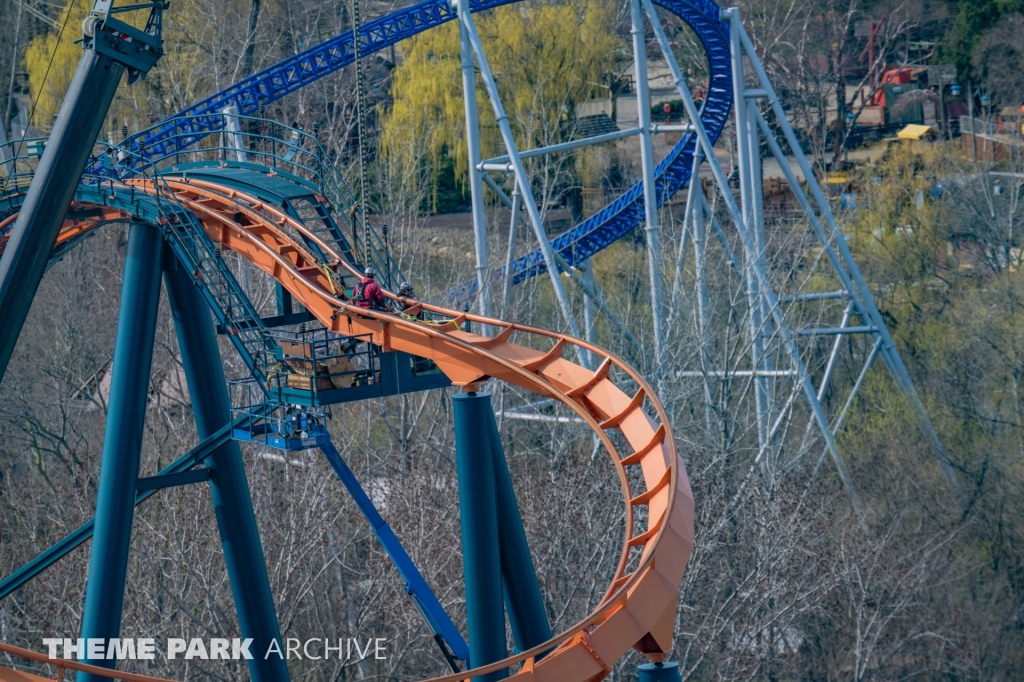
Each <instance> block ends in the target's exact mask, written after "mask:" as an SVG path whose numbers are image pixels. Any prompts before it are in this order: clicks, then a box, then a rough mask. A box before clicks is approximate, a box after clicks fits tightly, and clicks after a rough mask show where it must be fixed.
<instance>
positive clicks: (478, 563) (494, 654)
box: [452, 393, 508, 682]
mask: <svg viewBox="0 0 1024 682" xmlns="http://www.w3.org/2000/svg"><path fill="white" fill-rule="evenodd" d="M452 405H453V412H454V416H455V457H456V462H457V465H458V474H459V519H460V521H461V526H462V565H463V574H464V579H465V582H466V619H467V621H468V626H469V663H470V666H472V667H474V668H478V667H480V666H483V665H487V664H488V663H494V662H495V661H499V660H501V659H502V658H505V656H506V655H507V651H506V649H505V613H504V610H503V607H502V580H501V548H500V545H499V541H498V505H497V501H496V497H497V494H496V486H495V483H494V465H493V458H492V457H491V454H490V450H491V433H490V429H489V426H488V421H493V420H494V412H493V411H492V410H491V396H490V394H489V393H482V394H477V393H461V394H459V395H456V396H453V397H452ZM507 676H508V673H507V671H504V670H501V671H498V672H493V673H490V674H487V675H482V676H479V677H474V678H473V680H474V682H492V680H501V679H505V678H506V677H507Z"/></svg>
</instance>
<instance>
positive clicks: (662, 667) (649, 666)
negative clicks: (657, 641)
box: [637, 662, 681, 682]
mask: <svg viewBox="0 0 1024 682" xmlns="http://www.w3.org/2000/svg"><path fill="white" fill-rule="evenodd" d="M637 670H639V671H640V680H639V682H680V680H681V678H680V677H679V664H678V663H671V662H666V663H644V664H642V665H640V666H639V667H638V668H637Z"/></svg>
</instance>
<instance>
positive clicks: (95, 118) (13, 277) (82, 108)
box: [0, 50, 124, 379]
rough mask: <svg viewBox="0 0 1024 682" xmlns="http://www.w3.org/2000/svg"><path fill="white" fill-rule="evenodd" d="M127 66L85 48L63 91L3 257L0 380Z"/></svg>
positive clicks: (0, 267)
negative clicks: (62, 96)
mask: <svg viewBox="0 0 1024 682" xmlns="http://www.w3.org/2000/svg"><path fill="white" fill-rule="evenodd" d="M123 72H124V67H123V66H121V65H120V64H118V63H117V62H115V61H114V60H113V59H111V58H110V57H107V56H106V55H102V54H99V53H98V52H95V51H93V50H86V51H85V53H84V54H83V55H82V59H81V61H80V62H79V63H78V70H76V71H75V75H74V77H73V78H72V79H71V86H70V87H69V88H68V92H67V94H66V95H65V96H64V103H63V104H61V107H60V113H58V114H57V120H56V122H55V123H54V126H53V132H51V133H50V138H49V139H48V140H47V141H46V148H45V149H44V151H43V155H42V157H41V158H40V159H39V167H38V168H37V169H36V172H35V175H33V177H32V184H31V185H30V186H29V188H28V195H27V196H26V197H25V203H24V204H23V205H22V207H21V211H20V212H19V213H18V219H17V221H16V222H15V223H14V228H13V229H12V231H11V239H10V241H9V242H8V244H7V248H6V249H5V250H4V253H3V257H2V258H0V320H3V321H4V323H3V325H2V326H0V379H3V375H4V372H5V371H6V370H7V363H8V362H9V361H10V359H11V354H12V353H13V352H14V345H15V343H17V341H18V335H19V334H20V333H21V328H22V326H23V325H24V324H25V318H26V317H28V311H29V308H31V307H32V299H33V298H35V295H36V291H37V290H38V289H39V282H40V281H41V280H42V278H43V273H44V272H45V271H46V263H47V262H48V261H49V260H50V252H51V251H53V245H54V244H55V243H56V242H57V233H58V232H59V231H60V226H61V225H62V224H64V216H65V214H67V211H68V205H69V204H70V203H71V197H73V196H74V193H75V188H76V187H77V186H78V179H79V178H80V177H81V176H82V171H83V170H84V169H85V162H86V160H87V159H88V158H89V154H90V153H91V152H92V145H93V143H94V142H95V141H96V137H97V135H99V133H100V127H101V126H102V125H103V118H104V117H105V116H106V113H107V109H108V108H109V107H110V103H111V102H112V101H113V99H114V93H115V92H117V84H118V80H119V79H120V78H121V74H122V73H123Z"/></svg>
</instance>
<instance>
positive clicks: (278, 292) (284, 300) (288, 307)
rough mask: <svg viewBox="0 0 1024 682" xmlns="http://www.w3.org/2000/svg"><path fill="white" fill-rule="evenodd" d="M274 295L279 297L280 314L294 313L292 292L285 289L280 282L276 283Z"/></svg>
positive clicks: (278, 310)
mask: <svg viewBox="0 0 1024 682" xmlns="http://www.w3.org/2000/svg"><path fill="white" fill-rule="evenodd" d="M274 295H275V298H276V299H277V314H278V315H291V314H292V312H293V311H292V293H291V292H290V291H288V290H287V289H285V288H284V287H283V286H281V285H280V284H275V285H274Z"/></svg>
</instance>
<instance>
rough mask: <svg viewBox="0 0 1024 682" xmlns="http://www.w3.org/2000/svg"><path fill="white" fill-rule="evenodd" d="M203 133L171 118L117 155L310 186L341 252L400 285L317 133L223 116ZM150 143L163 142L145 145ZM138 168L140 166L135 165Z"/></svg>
mask: <svg viewBox="0 0 1024 682" xmlns="http://www.w3.org/2000/svg"><path fill="white" fill-rule="evenodd" d="M202 118H203V120H202V121H201V122H202V124H203V129H204V131H205V132H204V135H205V137H203V138H202V139H201V140H199V141H198V142H197V131H196V125H197V123H196V119H195V117H184V118H172V119H169V120H167V121H165V122H163V123H161V124H159V125H158V126H154V127H153V128H151V129H149V130H146V131H142V132H141V133H139V134H137V135H134V136H133V137H132V138H131V139H130V140H127V141H126V142H124V143H122V145H123V146H124V147H125V149H124V150H121V148H120V147H119V148H118V151H117V152H115V153H116V154H122V153H125V154H127V153H130V154H131V158H132V159H135V158H137V159H140V160H141V164H142V165H151V166H153V167H154V168H157V169H159V170H160V171H161V172H167V171H171V172H174V171H184V170H187V169H188V168H189V167H195V165H207V164H209V163H211V162H215V163H220V164H232V165H243V166H252V167H256V168H259V169H269V170H271V171H273V172H275V173H278V174H281V175H286V176H290V177H291V178H293V179H298V180H300V181H303V182H305V183H307V184H308V185H309V186H311V187H315V188H316V190H317V191H318V192H319V193H320V194H321V195H322V196H323V198H324V199H326V202H327V203H328V205H329V208H331V209H333V211H334V213H335V215H336V216H337V218H338V224H339V225H343V226H344V227H343V228H342V229H343V230H344V233H339V234H335V235H333V237H334V241H335V242H336V245H337V247H338V249H337V250H338V251H339V252H351V253H352V254H353V257H354V259H355V262H356V263H358V264H360V265H363V266H366V265H372V266H373V267H374V268H376V269H377V271H378V272H379V273H381V275H382V277H383V278H384V279H385V281H386V283H387V285H388V287H389V288H398V284H399V283H400V282H401V281H402V275H401V272H400V271H399V269H398V263H396V262H395V260H394V259H393V258H392V257H391V254H390V249H389V248H388V243H387V239H386V236H382V234H381V232H379V231H378V230H377V229H376V228H374V227H373V225H372V224H371V223H370V222H369V221H368V220H366V219H365V216H363V215H362V214H361V211H360V210H359V202H358V201H357V199H356V197H355V195H354V194H353V193H352V191H351V189H349V186H348V184H347V183H346V182H345V180H344V178H343V177H342V175H341V172H340V171H339V170H338V168H337V166H336V165H335V164H334V162H333V161H332V160H331V158H330V155H329V154H328V153H327V150H326V149H325V148H324V146H323V144H321V142H320V140H319V136H318V134H317V133H318V131H314V133H312V134H311V133H309V132H307V131H306V130H304V129H303V128H301V127H297V128H295V127H291V126H287V125H284V124H282V123H280V122H278V121H274V120H272V119H267V118H260V117H256V116H241V115H238V114H231V113H221V114H213V115H208V116H204V117H202ZM149 140H159V142H157V143H155V144H153V145H152V146H147V144H148V141H149ZM133 165H138V164H133Z"/></svg>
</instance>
